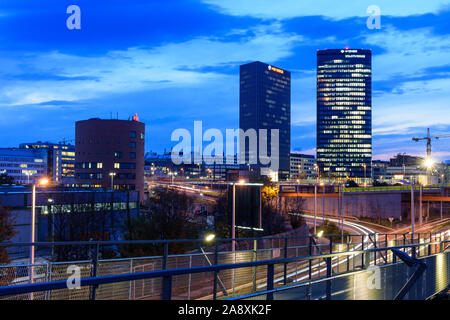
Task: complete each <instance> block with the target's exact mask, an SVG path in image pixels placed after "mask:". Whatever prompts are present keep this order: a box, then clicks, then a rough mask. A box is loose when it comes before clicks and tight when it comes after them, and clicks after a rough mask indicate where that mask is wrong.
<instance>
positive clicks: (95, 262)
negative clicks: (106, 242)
mask: <svg viewBox="0 0 450 320" xmlns="http://www.w3.org/2000/svg"><path fill="white" fill-rule="evenodd" d="M98 251H99V244H98V243H97V245H96V246H95V252H94V258H93V259H92V277H97V265H98ZM97 287H98V285H93V286H92V289H91V300H95V297H96V294H97Z"/></svg>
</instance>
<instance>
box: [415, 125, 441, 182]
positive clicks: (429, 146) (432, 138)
mask: <svg viewBox="0 0 450 320" xmlns="http://www.w3.org/2000/svg"><path fill="white" fill-rule="evenodd" d="M445 138H450V134H445V135H441V136H436V137H432V136H431V135H430V128H427V136H426V137H424V138H412V139H413V141H416V142H419V141H421V140H426V141H427V158H426V159H425V166H426V167H427V184H430V183H431V177H430V176H431V167H432V166H433V160H432V159H431V140H439V139H445Z"/></svg>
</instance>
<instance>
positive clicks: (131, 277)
mask: <svg viewBox="0 0 450 320" xmlns="http://www.w3.org/2000/svg"><path fill="white" fill-rule="evenodd" d="M448 242H449V241H444V242H436V243H422V244H409V245H405V246H396V247H390V248H389V247H388V248H373V249H366V250H360V251H348V252H340V253H331V254H322V255H319V256H306V257H293V258H283V259H272V260H263V261H255V262H245V263H235V264H223V265H213V266H205V267H193V268H180V269H170V270H158V271H147V272H138V273H128V274H123V275H111V276H99V277H87V278H81V279H80V287H88V286H89V287H97V286H100V285H106V284H113V283H120V282H129V281H136V280H143V279H156V278H160V279H162V292H161V295H162V299H164V300H170V299H172V290H173V282H174V277H176V276H180V275H189V274H191V275H192V274H204V273H208V272H220V271H226V270H236V269H243V268H252V267H266V269H267V270H266V274H267V277H266V287H267V290H266V291H264V292H261V293H256V294H259V295H261V294H263V295H265V296H266V299H267V300H272V299H273V298H274V296H273V294H274V292H275V291H274V289H275V288H274V284H275V265H280V264H281V265H283V264H288V263H295V262H299V261H310V260H313V259H324V260H325V261H326V278H325V279H322V280H324V281H326V282H325V285H326V286H325V296H326V298H327V299H331V295H332V289H331V284H332V278H331V277H332V259H333V258H335V257H342V256H354V255H356V254H361V255H363V256H364V257H365V258H364V266H365V267H364V269H366V268H367V267H368V264H369V263H370V253H377V252H382V251H385V252H386V251H388V250H393V249H395V250H402V249H403V250H404V251H405V250H407V249H409V250H411V251H412V252H413V257H414V256H415V254H414V252H416V251H417V250H416V249H419V251H420V247H422V246H428V247H429V246H432V245H445V244H446V243H448ZM448 257H449V255H448V253H447V254H446V258H447V260H448ZM393 263H394V264H397V263H396V262H393ZM449 270H450V269H449V267H447V270H446V274H447V276H448V274H449V272H448V271H449ZM319 282H321V281H319ZM319 282H318V283H319ZM446 285H448V277H447V283H446ZM58 289H67V281H65V280H59V281H51V282H45V283H34V284H26V285H18V286H7V287H0V296H5V295H20V294H27V293H36V292H45V291H54V290H58ZM290 289H293V288H292V287H290ZM283 290H284V289H283ZM286 290H287V289H286ZM430 295H431V294H430ZM246 297H249V296H243V297H240V298H246Z"/></svg>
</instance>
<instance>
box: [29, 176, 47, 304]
mask: <svg viewBox="0 0 450 320" xmlns="http://www.w3.org/2000/svg"><path fill="white" fill-rule="evenodd" d="M48 182H49V181H48V179H47V178H42V179H41V180H39V181H38V182H37V183H33V188H32V195H31V247H30V265H31V271H30V283H33V282H34V242H35V238H36V236H35V232H36V230H35V229H36V184H38V185H40V186H46V185H48ZM30 300H33V293H30Z"/></svg>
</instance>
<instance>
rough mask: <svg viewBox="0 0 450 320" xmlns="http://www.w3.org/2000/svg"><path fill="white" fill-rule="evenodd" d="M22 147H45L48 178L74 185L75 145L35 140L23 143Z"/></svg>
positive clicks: (70, 185)
mask: <svg viewBox="0 0 450 320" xmlns="http://www.w3.org/2000/svg"><path fill="white" fill-rule="evenodd" d="M19 147H20V148H21V149H43V150H45V151H46V152H47V178H48V179H50V180H51V181H53V182H55V183H58V184H63V185H64V186H66V187H73V186H74V183H75V179H74V178H75V146H74V145H72V144H65V143H58V144H56V143H52V142H41V141H37V142H33V143H22V144H20V145H19Z"/></svg>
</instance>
